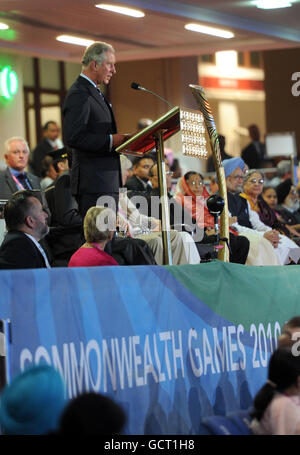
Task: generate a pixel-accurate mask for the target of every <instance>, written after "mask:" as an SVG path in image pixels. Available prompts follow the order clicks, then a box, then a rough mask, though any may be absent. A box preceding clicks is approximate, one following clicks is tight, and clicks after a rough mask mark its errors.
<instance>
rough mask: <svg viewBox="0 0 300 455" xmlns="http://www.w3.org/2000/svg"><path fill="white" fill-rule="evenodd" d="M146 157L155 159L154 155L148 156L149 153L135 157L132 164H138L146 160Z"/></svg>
mask: <svg viewBox="0 0 300 455" xmlns="http://www.w3.org/2000/svg"><path fill="white" fill-rule="evenodd" d="M145 159H147V160H148V159H150V160H152V161H154V159H153V158H152V156H148V155H145V156H138V157H137V158H135V159H134V160H133V162H132V166H138V164H139V162H140V161H142V160H145Z"/></svg>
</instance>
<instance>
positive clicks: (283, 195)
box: [276, 179, 300, 229]
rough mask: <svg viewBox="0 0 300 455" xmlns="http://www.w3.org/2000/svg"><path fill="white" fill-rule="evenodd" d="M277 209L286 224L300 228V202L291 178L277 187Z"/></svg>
mask: <svg viewBox="0 0 300 455" xmlns="http://www.w3.org/2000/svg"><path fill="white" fill-rule="evenodd" d="M276 194H277V198H278V206H277V211H278V213H279V214H280V216H281V217H282V218H283V220H284V221H285V223H286V224H288V225H289V226H292V227H293V228H294V229H300V211H299V208H300V203H299V195H298V192H297V189H296V187H295V186H294V185H293V182H292V180H291V179H286V180H284V181H283V182H281V183H280V184H279V185H278V186H277V187H276Z"/></svg>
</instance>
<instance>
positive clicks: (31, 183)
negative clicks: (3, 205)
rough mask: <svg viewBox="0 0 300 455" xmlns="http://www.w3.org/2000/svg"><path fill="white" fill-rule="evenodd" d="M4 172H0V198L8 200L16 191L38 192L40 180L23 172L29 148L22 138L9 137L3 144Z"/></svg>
mask: <svg viewBox="0 0 300 455" xmlns="http://www.w3.org/2000/svg"><path fill="white" fill-rule="evenodd" d="M4 158H5V161H6V164H7V168H6V170H5V171H0V198H1V199H9V198H10V197H11V196H12V194H14V193H15V192H16V191H18V190H24V189H29V190H33V189H36V190H40V189H41V186H40V180H39V178H38V177H36V176H35V175H33V174H30V173H29V172H25V168H26V166H27V164H28V158H29V147H28V144H27V142H26V141H25V139H23V138H22V137H11V138H9V139H7V141H5V143H4Z"/></svg>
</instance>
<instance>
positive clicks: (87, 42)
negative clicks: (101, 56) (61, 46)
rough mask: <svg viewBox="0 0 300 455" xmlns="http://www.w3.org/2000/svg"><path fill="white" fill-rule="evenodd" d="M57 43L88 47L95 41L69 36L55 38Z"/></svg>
mask: <svg viewBox="0 0 300 455" xmlns="http://www.w3.org/2000/svg"><path fill="white" fill-rule="evenodd" d="M56 39H57V41H61V42H62V43H69V44H77V45H78V46H85V47H87V46H90V45H91V44H93V43H94V42H95V41H92V40H89V39H85V38H80V37H79V36H71V35H59V36H57V37H56Z"/></svg>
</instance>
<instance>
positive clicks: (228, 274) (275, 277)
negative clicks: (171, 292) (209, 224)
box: [165, 260, 300, 330]
mask: <svg viewBox="0 0 300 455" xmlns="http://www.w3.org/2000/svg"><path fill="white" fill-rule="evenodd" d="M165 267H166V268H167V269H168V271H169V272H170V273H171V274H172V275H173V276H174V277H175V278H176V279H177V280H178V281H179V282H180V283H181V284H183V285H184V286H185V287H186V288H187V289H188V290H189V291H190V292H191V293H193V294H194V295H195V296H196V297H198V298H199V299H200V300H201V301H202V302H203V303H205V304H206V305H208V306H209V307H210V308H211V309H212V310H213V311H214V312H215V313H217V314H219V315H220V316H222V317H223V318H225V319H227V320H229V321H231V322H233V323H235V324H243V326H244V327H245V329H246V330H249V328H250V325H251V324H252V323H263V324H264V323H265V322H274V321H278V322H279V323H280V324H281V325H282V324H284V323H285V322H286V321H287V320H288V319H289V318H291V317H293V316H295V315H300V267H298V266H297V265H295V266H284V267H280V266H263V267H255V266H246V265H240V264H233V263H225V262H221V261H217V260H216V261H212V262H209V263H204V264H199V265H181V266H180V267H174V266H165Z"/></svg>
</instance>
